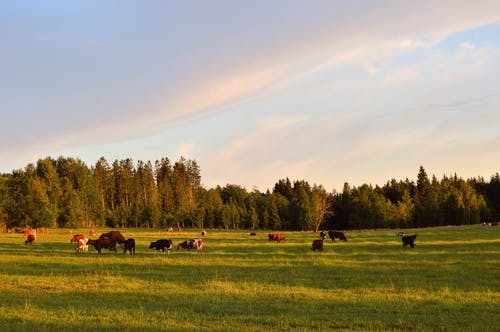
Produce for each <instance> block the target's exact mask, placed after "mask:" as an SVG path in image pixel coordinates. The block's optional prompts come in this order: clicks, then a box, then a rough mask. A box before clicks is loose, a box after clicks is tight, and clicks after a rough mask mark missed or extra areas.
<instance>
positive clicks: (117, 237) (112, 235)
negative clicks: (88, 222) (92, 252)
mask: <svg viewBox="0 0 500 332" xmlns="http://www.w3.org/2000/svg"><path fill="white" fill-rule="evenodd" d="M99 239H108V240H113V241H114V242H116V243H118V244H120V246H121V244H124V243H125V241H126V239H125V237H124V236H123V235H122V233H120V232H119V231H111V232H108V233H104V234H101V236H99Z"/></svg>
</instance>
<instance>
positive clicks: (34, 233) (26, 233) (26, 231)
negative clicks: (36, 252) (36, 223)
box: [23, 228, 36, 241]
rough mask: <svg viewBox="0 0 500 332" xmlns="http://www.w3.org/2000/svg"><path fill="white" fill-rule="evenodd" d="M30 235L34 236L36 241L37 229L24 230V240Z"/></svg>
mask: <svg viewBox="0 0 500 332" xmlns="http://www.w3.org/2000/svg"><path fill="white" fill-rule="evenodd" d="M30 235H33V237H34V238H35V239H36V229H34V228H26V229H25V230H24V234H23V238H24V237H28V236H30ZM33 241H34V240H33Z"/></svg>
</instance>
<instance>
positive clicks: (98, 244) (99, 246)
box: [87, 238, 116, 254]
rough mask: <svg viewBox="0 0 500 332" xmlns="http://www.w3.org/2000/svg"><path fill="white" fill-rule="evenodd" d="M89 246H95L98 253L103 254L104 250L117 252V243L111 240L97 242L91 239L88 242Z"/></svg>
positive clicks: (98, 240)
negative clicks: (102, 250)
mask: <svg viewBox="0 0 500 332" xmlns="http://www.w3.org/2000/svg"><path fill="white" fill-rule="evenodd" d="M87 245H92V246H94V248H95V250H97V253H98V254H100V253H101V249H102V248H107V249H109V250H111V251H114V252H116V241H114V240H110V239H100V238H99V239H97V240H91V239H89V240H88V241H87Z"/></svg>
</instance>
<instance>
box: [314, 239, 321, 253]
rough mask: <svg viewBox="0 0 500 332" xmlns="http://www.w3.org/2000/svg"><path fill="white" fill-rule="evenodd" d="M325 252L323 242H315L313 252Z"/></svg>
mask: <svg viewBox="0 0 500 332" xmlns="http://www.w3.org/2000/svg"><path fill="white" fill-rule="evenodd" d="M322 250H323V240H314V241H313V244H312V251H322Z"/></svg>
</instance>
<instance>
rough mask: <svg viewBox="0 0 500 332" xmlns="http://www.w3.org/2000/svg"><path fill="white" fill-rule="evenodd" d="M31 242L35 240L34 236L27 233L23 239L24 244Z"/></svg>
mask: <svg viewBox="0 0 500 332" xmlns="http://www.w3.org/2000/svg"><path fill="white" fill-rule="evenodd" d="M33 242H35V236H34V235H32V234H29V235H28V237H27V238H26V241H24V244H33Z"/></svg>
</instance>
